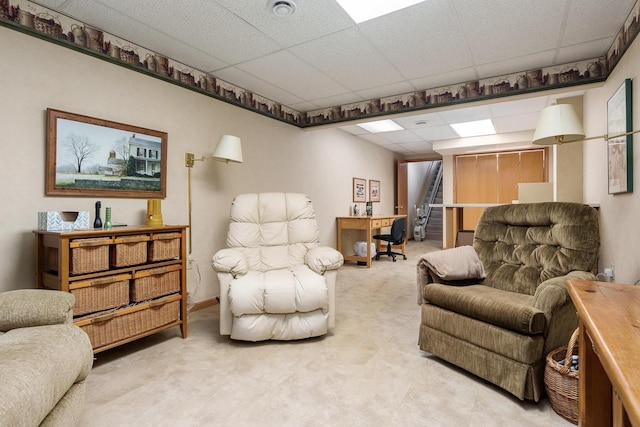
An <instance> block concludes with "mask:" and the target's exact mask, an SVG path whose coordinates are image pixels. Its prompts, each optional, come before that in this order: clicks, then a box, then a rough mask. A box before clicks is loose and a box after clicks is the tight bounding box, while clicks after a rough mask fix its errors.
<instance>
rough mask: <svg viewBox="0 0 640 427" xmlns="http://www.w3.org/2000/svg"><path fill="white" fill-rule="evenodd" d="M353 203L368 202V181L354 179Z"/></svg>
mask: <svg viewBox="0 0 640 427" xmlns="http://www.w3.org/2000/svg"><path fill="white" fill-rule="evenodd" d="M353 201H354V202H356V203H364V202H366V201H367V180H366V179H362V178H353Z"/></svg>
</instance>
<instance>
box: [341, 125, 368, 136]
mask: <svg viewBox="0 0 640 427" xmlns="http://www.w3.org/2000/svg"><path fill="white" fill-rule="evenodd" d="M340 129H341V130H343V131H345V132H349V133H350V134H353V135H367V134H369V131H367V130H365V129H363V128H361V127H360V126H358V125H347V126H340Z"/></svg>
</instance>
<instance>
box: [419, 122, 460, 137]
mask: <svg viewBox="0 0 640 427" xmlns="http://www.w3.org/2000/svg"><path fill="white" fill-rule="evenodd" d="M412 132H413V133H415V134H416V135H418V136H419V137H421V138H422V139H424V140H425V141H439V140H441V139H453V138H459V136H458V134H457V133H455V132H454V131H453V129H452V128H451V126H448V125H444V126H433V127H427V128H419V129H413V130H412Z"/></svg>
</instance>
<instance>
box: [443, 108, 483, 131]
mask: <svg viewBox="0 0 640 427" xmlns="http://www.w3.org/2000/svg"><path fill="white" fill-rule="evenodd" d="M438 114H439V115H440V117H442V120H444V121H445V123H448V124H452V123H464V122H472V121H474V120H484V119H490V118H491V110H490V109H489V107H488V106H486V105H483V106H480V107H468V108H458V109H455V110H447V111H440V112H439V113H438ZM456 135H457V134H456Z"/></svg>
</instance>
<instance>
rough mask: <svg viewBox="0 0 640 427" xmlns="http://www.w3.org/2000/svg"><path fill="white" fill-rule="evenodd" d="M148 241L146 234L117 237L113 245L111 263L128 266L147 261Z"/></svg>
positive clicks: (116, 265) (117, 265) (115, 265)
mask: <svg viewBox="0 0 640 427" xmlns="http://www.w3.org/2000/svg"><path fill="white" fill-rule="evenodd" d="M148 241H149V236H147V235H146V234H142V235H136V236H123V237H118V238H116V239H115V240H114V242H113V243H114V245H113V246H111V265H112V266H113V267H126V266H128V265H136V264H143V263H145V262H147V242H148Z"/></svg>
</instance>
